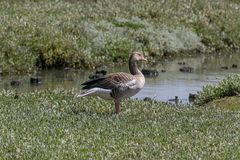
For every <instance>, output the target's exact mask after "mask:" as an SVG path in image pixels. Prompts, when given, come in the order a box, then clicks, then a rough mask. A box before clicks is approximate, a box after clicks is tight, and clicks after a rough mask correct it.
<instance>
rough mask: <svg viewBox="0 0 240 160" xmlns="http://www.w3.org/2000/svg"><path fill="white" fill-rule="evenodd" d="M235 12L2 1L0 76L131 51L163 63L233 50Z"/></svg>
mask: <svg viewBox="0 0 240 160" xmlns="http://www.w3.org/2000/svg"><path fill="white" fill-rule="evenodd" d="M239 8H240V4H239V3H238V2H237V1H229V2H225V1H201V0H196V1H192V0H187V1H184V2H180V1H175V0H169V1H167V2H165V1H145V0H139V1H138V3H136V2H134V1H126V0H114V1H77V0H68V1H64V0H58V1H51V0H44V1H40V0H23V1H13V0H11V1H8V0H3V1H0V19H1V23H0V62H1V64H0V66H1V67H2V69H3V71H4V72H28V71H32V70H34V69H36V68H35V67H36V64H37V66H47V67H53V66H60V67H61V66H66V65H67V66H69V67H76V68H80V67H82V68H84V67H85V68H90V67H96V65H103V64H104V62H105V61H106V60H109V61H112V60H113V61H123V60H126V59H127V57H128V54H129V52H130V51H133V50H140V51H141V50H144V51H146V52H149V55H150V56H158V57H159V58H161V56H163V55H165V56H174V55H178V54H179V53H182V52H183V51H184V52H185V51H186V52H185V53H190V52H189V51H194V50H197V51H199V50H200V51H204V50H203V47H204V46H207V49H209V50H207V51H218V50H224V49H229V48H238V47H239V44H240V38H239V33H240V27H239V24H240V20H239V12H238V10H239ZM99 57H101V58H99ZM97 59H101V61H99V62H98V61H97V63H95V60H97ZM92 60H94V63H93V62H90V61H92ZM90 64H91V65H90ZM92 64H93V65H92Z"/></svg>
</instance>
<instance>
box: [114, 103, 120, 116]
mask: <svg viewBox="0 0 240 160" xmlns="http://www.w3.org/2000/svg"><path fill="white" fill-rule="evenodd" d="M114 103H115V113H116V114H118V113H119V112H120V100H119V99H115V100H114Z"/></svg>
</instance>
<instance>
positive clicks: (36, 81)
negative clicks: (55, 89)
mask: <svg viewBox="0 0 240 160" xmlns="http://www.w3.org/2000/svg"><path fill="white" fill-rule="evenodd" d="M41 83H42V78H41V77H31V78H30V84H41Z"/></svg>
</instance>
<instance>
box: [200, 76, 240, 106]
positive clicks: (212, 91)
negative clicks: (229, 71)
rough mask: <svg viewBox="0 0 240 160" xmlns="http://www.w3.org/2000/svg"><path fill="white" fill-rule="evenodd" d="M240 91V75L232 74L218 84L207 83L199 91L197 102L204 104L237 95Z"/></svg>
mask: <svg viewBox="0 0 240 160" xmlns="http://www.w3.org/2000/svg"><path fill="white" fill-rule="evenodd" d="M239 93H240V75H239V74H235V75H230V76H228V77H227V78H225V79H223V80H222V81H221V82H219V83H218V84H217V85H207V86H204V87H203V90H202V91H200V92H199V93H198V96H197V100H196V104H198V105H203V104H205V103H207V102H210V101H213V100H216V99H220V98H224V97H230V96H237V95H239Z"/></svg>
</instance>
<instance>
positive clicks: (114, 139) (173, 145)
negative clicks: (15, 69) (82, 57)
mask: <svg viewBox="0 0 240 160" xmlns="http://www.w3.org/2000/svg"><path fill="white" fill-rule="evenodd" d="M75 93H76V91H75V90H70V91H66V90H63V89H55V90H44V91H36V92H32V93H17V92H14V91H6V90H3V91H1V92H0V121H1V128H0V159H239V158H240V152H239V151H240V150H239V146H240V134H239V132H240V126H239V124H240V114H239V112H237V111H235V112H233V111H230V110H222V109H217V108H213V107H212V108H207V107H175V106H171V105H167V104H164V103H161V102H155V101H142V100H127V101H124V102H123V103H122V112H121V114H120V115H118V116H117V115H115V114H113V110H114V108H113V105H112V103H110V102H107V101H104V100H101V99H98V98H82V99H76V98H74V94H75Z"/></svg>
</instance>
